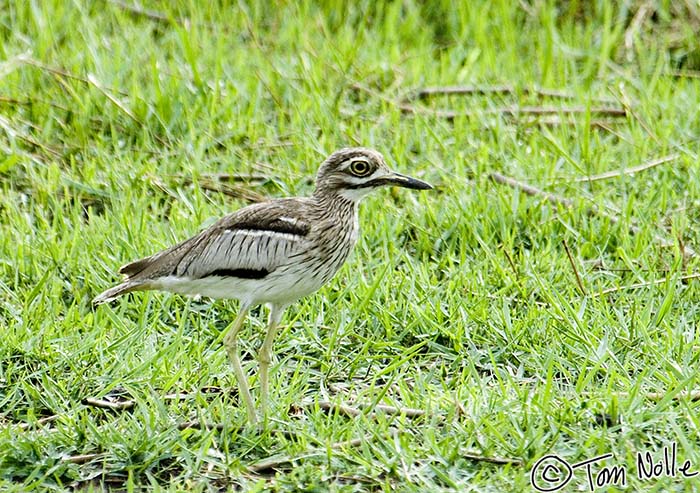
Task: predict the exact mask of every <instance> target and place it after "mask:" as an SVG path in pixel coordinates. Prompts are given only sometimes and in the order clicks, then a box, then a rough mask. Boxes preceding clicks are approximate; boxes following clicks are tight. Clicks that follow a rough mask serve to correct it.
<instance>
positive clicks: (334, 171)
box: [314, 147, 433, 202]
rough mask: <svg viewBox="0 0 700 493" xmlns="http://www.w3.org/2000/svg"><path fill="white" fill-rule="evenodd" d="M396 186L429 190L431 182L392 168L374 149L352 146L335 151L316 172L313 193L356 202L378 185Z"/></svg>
mask: <svg viewBox="0 0 700 493" xmlns="http://www.w3.org/2000/svg"><path fill="white" fill-rule="evenodd" d="M391 185H394V186H398V187H404V188H413V189H415V190H428V189H431V188H433V187H432V185H430V184H428V183H426V182H424V181H421V180H418V179H416V178H411V177H410V176H405V175H402V174H400V173H396V172H395V171H392V170H391V169H389V167H388V166H387V164H386V162H385V161H384V157H382V155H381V154H380V153H378V152H377V151H375V150H373V149H367V148H364V147H351V148H347V149H341V150H339V151H336V152H334V153H333V154H331V155H330V156H328V158H327V159H326V160H325V161H324V162H323V164H322V165H321V167H320V168H319V170H318V175H317V176H316V191H315V192H314V195H315V196H324V195H325V196H329V195H331V196H332V195H336V196H340V197H343V198H345V199H348V200H351V201H353V202H358V201H359V200H360V199H362V198H363V197H364V196H365V195H367V194H368V193H370V192H371V191H372V190H375V189H376V188H379V187H384V186H391Z"/></svg>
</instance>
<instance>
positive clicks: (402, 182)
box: [391, 173, 433, 190]
mask: <svg viewBox="0 0 700 493" xmlns="http://www.w3.org/2000/svg"><path fill="white" fill-rule="evenodd" d="M391 182H392V183H393V184H394V185H398V186H400V187H403V188H412V189H413V190H432V189H433V186H432V185H431V184H430V183H428V182H425V181H423V180H419V179H418V178H413V177H411V176H406V175H402V174H400V173H395V174H394V177H393V179H391Z"/></svg>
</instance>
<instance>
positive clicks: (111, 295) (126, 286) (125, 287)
mask: <svg viewBox="0 0 700 493" xmlns="http://www.w3.org/2000/svg"><path fill="white" fill-rule="evenodd" d="M142 289H148V287H147V285H146V284H145V283H143V282H134V281H126V282H123V283H121V284H119V285H118V286H114V287H113V288H109V289H108V290H107V291H105V292H104V293H101V294H99V295H97V296H95V299H93V300H92V304H93V306H97V305H101V304H103V303H109V302H110V301H112V300H114V299H115V298H118V297H119V296H121V295H123V294H126V293H131V292H132V291H138V290H142Z"/></svg>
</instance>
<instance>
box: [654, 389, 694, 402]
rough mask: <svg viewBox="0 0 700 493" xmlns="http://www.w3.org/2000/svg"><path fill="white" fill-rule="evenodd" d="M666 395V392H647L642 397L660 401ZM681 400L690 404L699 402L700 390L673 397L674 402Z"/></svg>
mask: <svg viewBox="0 0 700 493" xmlns="http://www.w3.org/2000/svg"><path fill="white" fill-rule="evenodd" d="M667 395H668V392H649V393H647V394H645V395H644V397H646V398H647V399H649V400H651V401H660V400H661V399H663V398H665V397H666V396H667ZM681 399H688V400H689V401H692V402H697V401H700V390H690V391H688V390H686V391H683V392H679V393H677V394H676V395H674V396H673V400H674V401H678V400H681Z"/></svg>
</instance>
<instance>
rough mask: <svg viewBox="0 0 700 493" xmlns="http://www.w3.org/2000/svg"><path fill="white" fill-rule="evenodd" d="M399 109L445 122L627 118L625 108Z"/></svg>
mask: <svg viewBox="0 0 700 493" xmlns="http://www.w3.org/2000/svg"><path fill="white" fill-rule="evenodd" d="M399 109H400V110H401V111H403V112H404V113H410V114H425V115H430V116H435V117H437V118H445V119H447V120H454V119H455V118H457V117H460V116H481V115H505V116H519V115H557V114H565V115H574V114H584V113H587V112H589V111H590V114H592V115H606V116H615V117H618V116H619V117H624V116H627V110H626V109H625V108H605V107H594V108H590V109H589V108H586V107H585V106H569V107H560V108H558V107H551V106H507V107H503V108H490V109H483V110H474V111H472V110H466V111H454V110H434V109H431V108H417V107H415V106H413V105H410V104H405V103H402V104H399Z"/></svg>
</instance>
